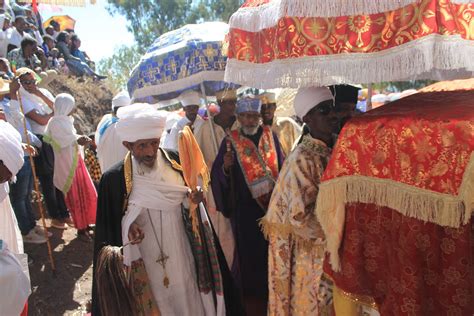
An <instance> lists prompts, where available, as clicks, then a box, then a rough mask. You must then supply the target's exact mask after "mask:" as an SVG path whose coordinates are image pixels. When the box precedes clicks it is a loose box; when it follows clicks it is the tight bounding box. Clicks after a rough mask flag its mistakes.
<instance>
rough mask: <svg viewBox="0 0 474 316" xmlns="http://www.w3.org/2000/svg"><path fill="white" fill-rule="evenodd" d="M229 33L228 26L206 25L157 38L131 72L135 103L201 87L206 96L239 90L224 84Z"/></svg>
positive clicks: (130, 89)
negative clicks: (233, 89)
mask: <svg viewBox="0 0 474 316" xmlns="http://www.w3.org/2000/svg"><path fill="white" fill-rule="evenodd" d="M228 31H229V26H228V25H227V24H226V23H223V22H205V23H201V24H188V25H185V26H183V27H181V28H179V29H177V30H174V31H171V32H168V33H165V34H163V35H162V36H160V37H158V38H157V39H156V40H155V42H154V43H153V45H152V46H151V47H150V48H149V49H148V51H147V52H146V54H145V55H144V56H143V57H142V58H141V60H140V62H139V63H138V65H136V66H135V68H134V69H133V71H132V73H131V76H130V80H129V81H128V84H127V86H128V91H129V93H130V95H131V96H132V97H133V98H134V99H136V100H144V99H147V98H149V97H152V96H153V97H155V98H157V99H158V100H169V99H173V98H176V97H177V96H179V94H180V93H181V92H182V91H183V90H187V89H194V90H197V91H201V89H202V86H201V84H203V85H204V89H205V93H206V95H207V96H212V95H215V92H216V91H219V90H223V89H226V88H236V87H238V86H237V85H233V84H231V83H226V82H224V73H225V67H226V63H227V56H226V54H225V53H224V52H223V49H222V48H223V45H224V38H225V36H226V34H227V33H228Z"/></svg>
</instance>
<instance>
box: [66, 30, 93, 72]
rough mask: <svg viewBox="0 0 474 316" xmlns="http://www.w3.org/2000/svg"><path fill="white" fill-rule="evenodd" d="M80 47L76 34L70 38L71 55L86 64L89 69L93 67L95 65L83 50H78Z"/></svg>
mask: <svg viewBox="0 0 474 316" xmlns="http://www.w3.org/2000/svg"><path fill="white" fill-rule="evenodd" d="M80 47H81V39H80V38H79V36H77V35H76V34H73V35H72V36H71V46H70V48H71V54H72V55H73V56H75V57H77V58H79V59H80V60H82V61H83V62H85V63H86V64H88V65H89V66H90V67H92V68H93V67H95V63H94V62H93V61H92V60H91V59H90V58H89V56H87V53H86V52H85V51H83V50H79V48H80Z"/></svg>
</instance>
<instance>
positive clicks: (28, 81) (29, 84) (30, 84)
mask: <svg viewBox="0 0 474 316" xmlns="http://www.w3.org/2000/svg"><path fill="white" fill-rule="evenodd" d="M20 83H21V85H22V86H23V88H25V90H26V91H28V92H32V91H34V90H35V89H36V79H35V78H34V77H33V75H32V74H30V73H28V74H24V75H23V76H21V77H20Z"/></svg>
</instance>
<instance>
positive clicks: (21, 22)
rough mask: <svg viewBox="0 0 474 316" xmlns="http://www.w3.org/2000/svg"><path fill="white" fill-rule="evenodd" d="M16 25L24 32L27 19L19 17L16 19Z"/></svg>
mask: <svg viewBox="0 0 474 316" xmlns="http://www.w3.org/2000/svg"><path fill="white" fill-rule="evenodd" d="M15 27H16V29H17V30H18V31H19V32H23V31H24V30H25V28H26V22H25V19H17V20H16V21H15Z"/></svg>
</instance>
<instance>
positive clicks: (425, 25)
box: [225, 0, 474, 88]
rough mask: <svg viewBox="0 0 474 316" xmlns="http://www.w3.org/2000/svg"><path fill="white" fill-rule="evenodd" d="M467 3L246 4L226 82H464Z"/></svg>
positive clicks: (258, 0) (471, 51)
mask: <svg viewBox="0 0 474 316" xmlns="http://www.w3.org/2000/svg"><path fill="white" fill-rule="evenodd" d="M461 2H463V3H464V4H462V3H461ZM469 2H470V1H468V0H451V1H449V0H412V1H409V0H400V1H388V0H381V1H369V0H354V1H352V0H351V1H349V0H346V1H344V0H341V1H330V0H323V1H310V0H292V1H289V0H249V1H247V2H246V3H245V4H244V5H243V6H242V7H241V8H240V9H239V10H238V11H237V12H235V13H234V14H233V15H232V17H231V19H230V32H229V37H228V38H229V51H228V56H229V60H228V62H227V68H226V76H225V80H227V81H231V82H235V83H239V84H242V85H248V86H252V87H256V88H275V87H292V88H297V87H301V86H322V85H330V84H339V83H372V82H381V81H403V80H408V79H410V80H413V79H434V80H440V79H454V78H469V77H472V75H473V71H474V58H472V56H474V33H473V28H472V26H473V21H472V15H473V13H474V4H472V3H469ZM384 10H388V11H384ZM337 14H341V15H340V16H339V15H337Z"/></svg>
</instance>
